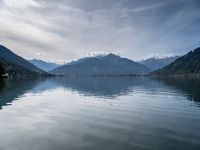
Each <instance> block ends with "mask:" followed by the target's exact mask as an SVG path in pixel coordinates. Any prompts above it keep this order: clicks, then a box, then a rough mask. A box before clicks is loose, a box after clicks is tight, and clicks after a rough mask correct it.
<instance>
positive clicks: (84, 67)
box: [50, 54, 151, 76]
mask: <svg viewBox="0 0 200 150" xmlns="http://www.w3.org/2000/svg"><path fill="white" fill-rule="evenodd" d="M150 71H151V70H150V69H149V68H148V67H146V66H144V65H142V64H139V63H137V62H134V61H132V60H130V59H127V58H122V57H120V56H118V55H114V54H108V55H105V56H97V57H85V58H82V59H79V60H77V61H73V62H71V63H68V64H66V65H64V66H61V67H58V68H56V69H54V70H52V71H50V73H52V74H55V75H66V76H116V75H122V76H123V75H144V74H147V73H149V72H150Z"/></svg>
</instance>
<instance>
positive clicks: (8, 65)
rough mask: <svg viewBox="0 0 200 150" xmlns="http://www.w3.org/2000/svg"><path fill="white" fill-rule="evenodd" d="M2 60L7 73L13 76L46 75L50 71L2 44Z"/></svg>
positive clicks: (0, 60) (0, 51)
mask: <svg viewBox="0 0 200 150" xmlns="http://www.w3.org/2000/svg"><path fill="white" fill-rule="evenodd" d="M0 62H1V63H2V66H3V68H4V69H5V71H6V73H8V74H9V75H12V76H18V75H28V76H46V75H48V73H46V72H45V71H43V70H41V69H39V68H37V67H36V66H34V65H33V64H31V63H30V62H28V61H27V60H25V59H24V58H22V57H20V56H18V55H16V54H15V53H13V52H12V51H11V50H9V49H8V48H6V47H4V46H2V45H0Z"/></svg>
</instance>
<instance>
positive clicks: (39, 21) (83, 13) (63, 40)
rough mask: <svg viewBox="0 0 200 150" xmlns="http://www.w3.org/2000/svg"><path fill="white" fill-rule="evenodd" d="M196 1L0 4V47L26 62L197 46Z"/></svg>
mask: <svg viewBox="0 0 200 150" xmlns="http://www.w3.org/2000/svg"><path fill="white" fill-rule="evenodd" d="M199 14H200V1H199V0H56V1H50V0H0V18H1V19H0V41H1V44H2V45H5V46H7V47H8V48H10V49H12V50H13V51H14V52H16V53H17V54H19V55H21V56H23V57H25V58H27V59H31V58H39V59H43V60H47V61H55V62H62V61H70V60H73V59H77V58H80V57H84V56H88V55H95V54H104V53H106V54H107V53H111V52H112V53H116V54H120V55H121V56H123V57H128V58H131V59H133V60H140V59H143V58H146V57H149V56H155V55H156V56H159V55H162V56H163V55H177V54H178V55H179V54H184V53H186V52H188V51H189V50H192V49H194V48H196V47H198V46H200V15H199Z"/></svg>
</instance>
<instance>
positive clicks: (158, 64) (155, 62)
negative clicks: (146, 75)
mask: <svg viewBox="0 0 200 150" xmlns="http://www.w3.org/2000/svg"><path fill="white" fill-rule="evenodd" d="M178 58H179V56H173V57H166V58H155V57H152V58H148V59H145V60H142V61H139V63H141V64H143V65H145V66H147V67H149V68H150V69H151V71H155V70H158V69H161V68H163V67H165V66H167V65H169V64H170V63H172V62H174V61H175V60H176V59H178Z"/></svg>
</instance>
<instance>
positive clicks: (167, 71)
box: [150, 48, 200, 76]
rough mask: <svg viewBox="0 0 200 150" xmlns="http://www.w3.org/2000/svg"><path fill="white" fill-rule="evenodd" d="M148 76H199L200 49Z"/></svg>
mask: <svg viewBox="0 0 200 150" xmlns="http://www.w3.org/2000/svg"><path fill="white" fill-rule="evenodd" d="M150 74H151V75H157V76H176V75H178V76H180V75H181V76H182V75H183V76H185V75H200V48H197V49H195V50H194V51H191V52H189V53H188V54H186V55H184V56H182V57H180V58H178V59H177V60H176V61H174V62H173V63H171V64H169V65H168V66H166V67H164V68H163V69H160V70H157V71H155V72H152V73H150Z"/></svg>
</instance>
